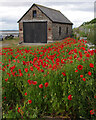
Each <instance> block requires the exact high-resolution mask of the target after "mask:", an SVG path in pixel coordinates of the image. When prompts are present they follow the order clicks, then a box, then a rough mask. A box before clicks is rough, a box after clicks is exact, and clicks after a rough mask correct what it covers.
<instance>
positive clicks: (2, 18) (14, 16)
mask: <svg viewBox="0 0 96 120" xmlns="http://www.w3.org/2000/svg"><path fill="white" fill-rule="evenodd" d="M94 1H95V0H87V1H86V0H81V1H80V0H59V1H57V0H16V1H13V0H0V29H1V26H3V29H18V24H17V21H18V20H19V19H20V18H21V17H22V15H23V14H24V13H25V12H26V11H27V10H28V9H29V8H30V7H31V6H32V4H33V3H37V4H41V5H44V6H46V7H50V8H53V9H57V10H60V11H61V12H62V13H63V14H64V15H65V16H66V17H67V18H68V19H69V20H70V21H72V22H73V24H74V27H78V26H79V25H81V24H82V23H83V22H86V21H90V20H91V19H93V18H94Z"/></svg>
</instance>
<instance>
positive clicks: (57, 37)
mask: <svg viewBox="0 0 96 120" xmlns="http://www.w3.org/2000/svg"><path fill="white" fill-rule="evenodd" d="M59 27H61V34H59ZM67 27H68V33H67ZM52 33H53V41H54V40H62V39H64V38H66V37H69V36H71V35H72V25H68V24H61V23H53V24H52Z"/></svg>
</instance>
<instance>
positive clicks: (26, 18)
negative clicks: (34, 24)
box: [19, 6, 53, 42]
mask: <svg viewBox="0 0 96 120" xmlns="http://www.w3.org/2000/svg"><path fill="white" fill-rule="evenodd" d="M33 10H36V12H37V17H36V18H33ZM30 20H31V21H47V42H48V41H52V39H53V38H52V22H51V20H50V19H49V18H48V17H46V15H45V14H43V13H42V12H41V11H40V10H39V9H38V8H37V7H36V6H33V7H32V8H31V9H30V10H29V12H28V13H27V14H26V15H25V16H24V17H23V18H22V19H21V20H20V22H19V38H20V41H24V40H23V22H26V21H30Z"/></svg>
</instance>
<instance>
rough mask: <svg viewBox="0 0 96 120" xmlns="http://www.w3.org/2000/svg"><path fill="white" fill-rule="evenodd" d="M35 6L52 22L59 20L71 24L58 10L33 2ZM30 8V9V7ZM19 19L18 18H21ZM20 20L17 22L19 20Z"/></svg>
mask: <svg viewBox="0 0 96 120" xmlns="http://www.w3.org/2000/svg"><path fill="white" fill-rule="evenodd" d="M34 5H35V6H36V7H37V8H38V9H39V10H40V11H41V12H43V13H44V14H45V15H46V16H47V17H48V18H49V19H50V20H51V21H52V22H59V23H66V24H73V23H72V22H71V21H70V20H68V18H66V17H65V16H64V15H63V14H62V13H61V12H60V11H58V10H55V9H51V8H48V7H45V6H41V5H38V4H33V5H32V6H31V8H32V7H33V6H34ZM31 8H30V9H31ZM30 9H29V10H30ZM29 10H28V11H27V12H26V13H25V14H24V15H23V16H22V17H21V19H22V18H23V17H24V16H25V15H26V14H27V13H28V12H29ZM21 19H20V20H21ZM20 20H19V21H18V22H20Z"/></svg>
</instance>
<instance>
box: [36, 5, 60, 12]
mask: <svg viewBox="0 0 96 120" xmlns="http://www.w3.org/2000/svg"><path fill="white" fill-rule="evenodd" d="M34 5H37V6H38V7H44V8H48V9H51V10H54V11H58V12H60V10H56V9H53V8H49V7H46V6H43V5H39V4H34Z"/></svg>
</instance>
